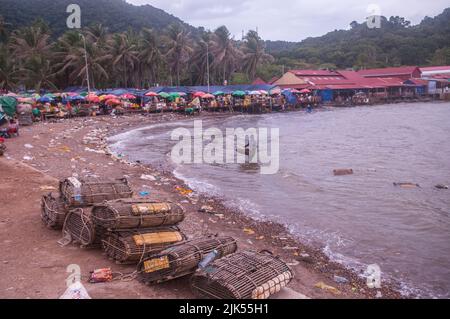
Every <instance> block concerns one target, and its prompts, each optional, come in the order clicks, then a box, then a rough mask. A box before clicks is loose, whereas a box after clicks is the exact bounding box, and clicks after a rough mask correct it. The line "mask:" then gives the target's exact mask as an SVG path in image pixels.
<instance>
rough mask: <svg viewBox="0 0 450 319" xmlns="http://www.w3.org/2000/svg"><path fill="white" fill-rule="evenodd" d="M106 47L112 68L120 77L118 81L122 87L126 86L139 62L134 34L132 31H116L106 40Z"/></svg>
mask: <svg viewBox="0 0 450 319" xmlns="http://www.w3.org/2000/svg"><path fill="white" fill-rule="evenodd" d="M108 49H109V54H108V55H107V57H108V58H109V59H110V60H111V61H112V67H113V70H114V71H115V73H116V74H117V75H118V77H120V78H121V81H120V83H121V84H122V85H123V86H124V87H128V85H129V84H131V82H132V80H133V75H134V73H133V71H134V70H135V68H136V66H137V64H138V62H139V61H138V54H139V52H138V40H137V37H136V35H135V34H134V33H133V32H132V31H127V32H123V33H116V34H114V35H113V36H112V38H111V39H110V40H109V41H108ZM130 75H131V76H130ZM130 80H131V81H130Z"/></svg>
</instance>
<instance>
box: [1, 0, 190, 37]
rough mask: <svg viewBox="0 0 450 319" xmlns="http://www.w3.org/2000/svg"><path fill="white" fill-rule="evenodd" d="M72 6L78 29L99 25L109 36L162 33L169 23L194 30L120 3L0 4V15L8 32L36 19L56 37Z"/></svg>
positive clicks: (6, 0)
mask: <svg viewBox="0 0 450 319" xmlns="http://www.w3.org/2000/svg"><path fill="white" fill-rule="evenodd" d="M72 3H76V4H79V5H80V8H81V21H82V22H81V23H82V26H89V25H91V24H93V23H101V24H103V25H104V26H106V27H108V29H109V31H111V32H120V31H125V30H127V29H128V28H130V27H131V28H133V29H136V30H140V29H142V28H143V27H147V28H154V29H156V30H162V29H164V28H166V27H167V26H169V25H170V24H172V23H181V24H183V25H184V26H185V27H186V28H188V29H191V30H194V28H193V27H192V26H190V25H188V24H186V23H184V22H183V21H181V20H180V19H178V18H176V17H174V16H173V15H170V14H168V13H166V12H165V11H163V10H161V9H158V8H155V7H153V6H150V5H144V6H135V5H132V4H129V3H127V2H125V1H124V0H76V1H74V0H31V1H30V0H0V15H2V16H3V18H4V19H5V21H7V22H8V23H10V24H11V26H10V27H11V29H16V28H18V27H21V26H24V25H28V24H30V23H32V22H33V21H34V20H35V19H36V18H42V19H43V20H45V21H46V22H47V23H49V26H50V28H51V30H52V33H53V35H54V36H59V35H61V34H62V33H64V32H65V31H66V30H67V26H66V20H67V17H68V16H69V14H68V13H66V8H67V6H68V5H69V4H72Z"/></svg>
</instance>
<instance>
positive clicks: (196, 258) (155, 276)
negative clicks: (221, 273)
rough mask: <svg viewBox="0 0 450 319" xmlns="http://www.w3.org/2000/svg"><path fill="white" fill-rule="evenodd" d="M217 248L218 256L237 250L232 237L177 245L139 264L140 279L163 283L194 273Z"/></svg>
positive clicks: (199, 240)
mask: <svg viewBox="0 0 450 319" xmlns="http://www.w3.org/2000/svg"><path fill="white" fill-rule="evenodd" d="M214 250H216V251H217V252H218V256H217V258H222V257H224V256H227V255H230V254H233V253H235V252H236V250H237V243H236V240H235V239H234V238H232V237H215V238H214V237H209V238H202V239H195V240H192V241H188V242H185V243H182V244H179V245H175V246H173V247H171V248H168V249H166V250H164V251H162V252H161V253H160V254H158V255H155V256H153V257H151V258H149V259H147V260H144V261H143V262H141V263H140V264H139V267H138V269H139V272H140V279H141V280H142V281H143V282H145V283H147V284H150V283H162V282H165V281H169V280H172V279H175V278H179V277H183V276H186V275H190V274H193V273H194V272H195V271H196V270H197V267H198V264H199V263H200V262H201V261H202V260H203V259H204V258H205V256H206V255H208V254H209V253H211V252H213V251H214Z"/></svg>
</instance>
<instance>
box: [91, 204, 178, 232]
mask: <svg viewBox="0 0 450 319" xmlns="http://www.w3.org/2000/svg"><path fill="white" fill-rule="evenodd" d="M184 217H185V214H184V210H183V208H182V207H181V206H180V205H177V204H174V203H170V202H167V203H161V202H156V201H148V200H137V199H119V200H115V201H109V202H104V203H102V204H98V205H95V207H94V209H93V210H92V219H93V221H94V223H95V224H97V225H100V226H102V227H104V228H107V229H111V230H120V229H137V228H152V227H162V226H176V225H178V224H179V223H181V222H182V221H183V220H184Z"/></svg>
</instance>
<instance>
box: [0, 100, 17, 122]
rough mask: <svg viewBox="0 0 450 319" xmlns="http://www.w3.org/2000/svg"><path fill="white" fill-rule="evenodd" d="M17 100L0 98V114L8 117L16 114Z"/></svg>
mask: <svg viewBox="0 0 450 319" xmlns="http://www.w3.org/2000/svg"><path fill="white" fill-rule="evenodd" d="M16 107H17V100H16V99H15V98H14V97H11V96H0V113H5V114H6V115H8V116H9V117H13V116H14V114H16Z"/></svg>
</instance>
